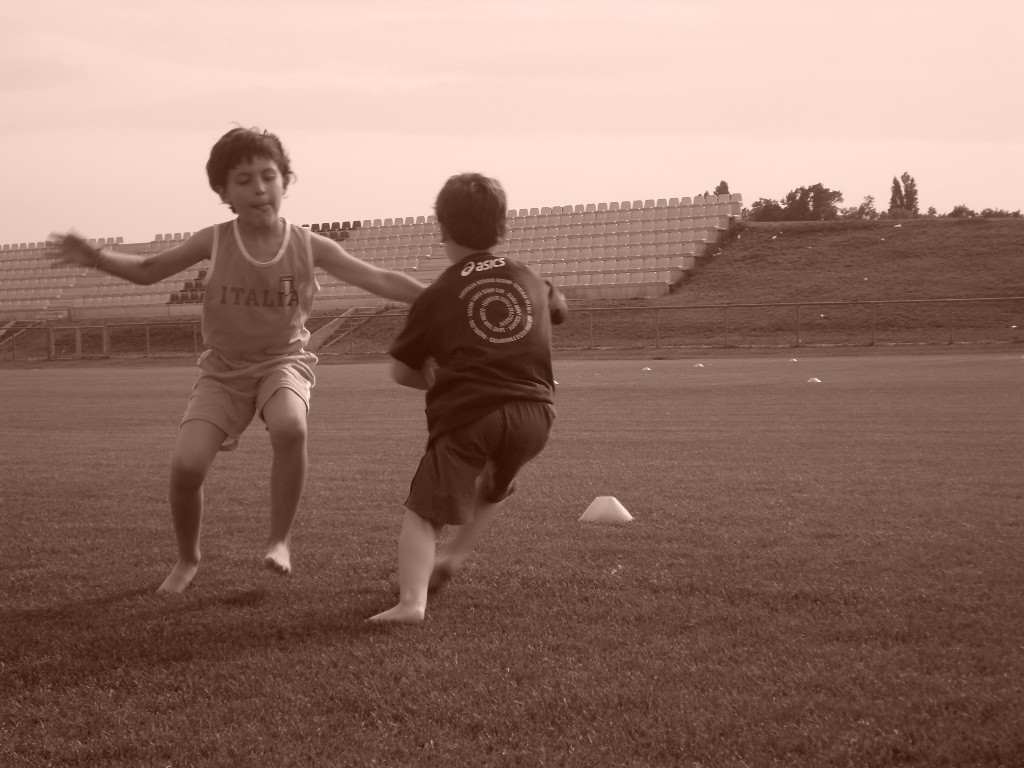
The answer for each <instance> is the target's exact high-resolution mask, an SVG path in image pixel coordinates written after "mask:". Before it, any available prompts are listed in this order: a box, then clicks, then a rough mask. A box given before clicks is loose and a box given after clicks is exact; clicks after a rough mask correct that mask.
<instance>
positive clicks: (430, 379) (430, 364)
mask: <svg viewBox="0 0 1024 768" xmlns="http://www.w3.org/2000/svg"><path fill="white" fill-rule="evenodd" d="M437 368H438V365H437V360H435V359H434V358H432V357H428V358H427V361H426V362H425V363H423V367H422V368H420V373H422V374H423V380H424V381H425V382H427V389H430V388H431V387H432V386H434V381H435V380H436V379H437Z"/></svg>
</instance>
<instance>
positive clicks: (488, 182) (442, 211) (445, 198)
mask: <svg viewBox="0 0 1024 768" xmlns="http://www.w3.org/2000/svg"><path fill="white" fill-rule="evenodd" d="M506 205H507V203H506V199H505V190H504V189H503V188H502V186H501V183H500V182H499V181H498V180H497V179H491V178H488V177H487V176H484V175H483V174H480V173H460V174H458V175H456V176H452V177H451V178H449V179H448V181H446V182H445V184H444V186H443V187H441V191H440V192H438V194H437V201H436V202H435V203H434V213H435V214H436V215H437V221H438V223H439V224H440V225H441V226H443V227H444V229H445V232H447V234H448V237H449V238H450V239H451V240H453V241H454V242H456V243H458V244H459V245H463V246H465V247H467V248H474V249H476V250H480V251H486V250H488V249H490V248H493V247H494V246H495V245H497V244H498V241H499V240H501V239H502V238H503V237H504V236H505V208H506Z"/></svg>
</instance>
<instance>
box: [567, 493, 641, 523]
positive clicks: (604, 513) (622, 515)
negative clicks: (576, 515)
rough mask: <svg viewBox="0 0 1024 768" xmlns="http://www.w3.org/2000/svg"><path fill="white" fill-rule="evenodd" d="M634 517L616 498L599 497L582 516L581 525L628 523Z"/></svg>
mask: <svg viewBox="0 0 1024 768" xmlns="http://www.w3.org/2000/svg"><path fill="white" fill-rule="evenodd" d="M632 519H633V516H632V515H631V514H629V512H627V511H626V508H625V507H624V506H622V504H620V503H619V500H618V499H616V498H615V497H614V496H598V497H597V498H596V499H594V500H593V501H592V502H590V506H589V507H587V510H586V512H584V513H583V514H582V515H580V522H581V523H628V522H629V521H630V520H632Z"/></svg>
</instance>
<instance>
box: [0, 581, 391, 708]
mask: <svg viewBox="0 0 1024 768" xmlns="http://www.w3.org/2000/svg"><path fill="white" fill-rule="evenodd" d="M343 592H345V591H344V590H343ZM351 592H352V593H351V594H348V595H345V594H334V595H331V596H329V597H330V599H329V600H328V599H326V598H328V596H326V595H325V599H324V600H323V601H320V602H314V603H310V602H308V601H303V602H301V604H298V601H296V600H294V599H293V596H292V595H291V589H287V588H286V589H274V588H270V587H258V588H251V589H243V590H240V591H232V592H228V593H218V594H204V593H202V592H201V591H199V590H195V589H192V590H189V591H188V592H186V593H185V594H182V595H161V594H157V593H156V592H155V591H154V590H153V589H151V588H148V587H147V588H133V589H128V590H120V591H116V592H112V593H109V594H106V595H101V596H97V597H95V598H92V599H88V600H82V601H76V602H74V603H65V604H62V605H56V606H49V607H45V608H38V609H29V610H20V611H11V612H6V613H5V614H4V615H3V616H2V621H3V623H4V625H5V626H6V627H10V628H11V629H10V631H9V632H8V631H6V630H5V635H6V637H5V642H4V647H3V649H2V650H0V664H2V665H3V666H4V667H5V668H6V669H7V671H9V672H10V678H9V679H10V682H11V683H12V684H13V685H14V686H15V687H18V686H19V684H20V685H23V686H25V687H26V688H28V687H33V686H40V685H45V686H47V687H48V688H54V689H63V688H73V687H75V686H78V685H80V684H88V682H89V681H90V680H95V679H97V678H103V677H106V676H109V675H110V674H112V673H116V674H118V675H121V674H124V673H125V672H126V671H128V672H129V674H134V673H132V672H131V670H139V671H146V672H147V673H159V669H160V668H161V667H169V666H172V665H177V664H181V663H183V662H184V663H188V664H197V663H198V664H203V665H215V664H217V663H220V662H225V661H226V662H229V663H230V662H231V661H232V660H234V659H241V658H245V657H251V656H252V655H253V654H256V655H259V654H260V653H262V652H264V651H267V650H272V651H283V652H286V653H289V654H290V653H294V652H299V653H301V652H303V649H308V648H309V647H310V646H311V645H312V646H318V645H323V646H329V645H335V644H340V645H350V644H351V643H352V642H353V641H355V640H358V639H359V638H361V637H366V636H379V635H381V634H382V633H385V634H386V631H387V630H386V629H382V628H381V627H379V626H377V625H373V624H370V623H368V622H367V621H366V618H367V617H369V616H371V615H373V614H374V613H376V612H378V611H379V610H381V606H382V603H385V602H387V603H388V604H390V602H389V600H390V596H388V598H386V599H384V600H382V599H381V598H382V596H381V594H380V592H379V591H378V590H376V589H370V588H363V589H361V590H351Z"/></svg>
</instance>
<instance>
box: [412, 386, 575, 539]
mask: <svg viewBox="0 0 1024 768" xmlns="http://www.w3.org/2000/svg"><path fill="white" fill-rule="evenodd" d="M554 421H555V409H554V407H553V406H551V405H549V404H548V403H538V402H533V401H529V400H513V401H512V402H509V403H506V404H505V405H503V406H502V407H500V408H498V409H497V410H494V411H491V412H490V413H489V414H487V415H486V416H484V417H483V418H481V419H479V420H477V421H475V422H473V423H472V424H468V425H466V426H465V427H461V428H460V429H454V430H452V431H451V432H445V433H444V434H442V435H439V436H438V437H437V438H436V439H434V440H433V441H431V443H430V445H428V446H427V450H426V452H425V453H424V454H423V458H422V459H420V465H419V467H418V468H417V469H416V475H415V476H414V477H413V479H412V484H411V485H410V486H409V498H408V499H406V501H405V506H406V508H407V509H410V510H412V511H413V512H415V513H416V514H417V515H419V516H420V517H422V518H424V519H426V520H429V521H430V522H432V523H434V524H435V525H464V524H466V523H468V522H470V521H471V520H472V519H473V504H474V500H475V497H476V489H477V482H478V480H479V483H480V491H481V497H482V498H483V500H484V501H485V502H487V503H490V504H496V503H497V502H499V501H502V500H504V499H506V498H508V497H509V496H511V495H512V492H513V490H514V489H513V481H514V480H515V479H516V475H517V474H518V473H519V470H520V469H522V468H523V466H524V465H525V464H526V463H527V462H528V461H530V459H532V458H534V457H535V456H536V455H537V454H539V453H540V452H541V451H542V450H543V449H544V446H545V445H546V444H547V441H548V435H549V434H550V432H551V425H552V424H553V423H554Z"/></svg>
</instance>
